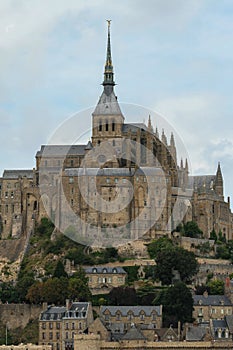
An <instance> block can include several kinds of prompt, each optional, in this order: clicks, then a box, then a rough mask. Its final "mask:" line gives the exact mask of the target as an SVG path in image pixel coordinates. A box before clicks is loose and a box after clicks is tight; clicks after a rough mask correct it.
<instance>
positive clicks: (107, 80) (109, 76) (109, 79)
mask: <svg viewBox="0 0 233 350" xmlns="http://www.w3.org/2000/svg"><path fill="white" fill-rule="evenodd" d="M107 23H108V41H107V56H106V62H105V69H104V81H103V85H104V90H105V92H106V93H107V94H110V93H111V92H112V91H113V86H114V85H115V82H114V80H113V75H114V73H113V65H112V54H111V35H110V26H111V20H110V19H107Z"/></svg>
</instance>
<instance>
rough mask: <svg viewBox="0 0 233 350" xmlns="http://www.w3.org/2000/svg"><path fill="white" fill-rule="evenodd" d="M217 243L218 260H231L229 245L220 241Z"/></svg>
mask: <svg viewBox="0 0 233 350" xmlns="http://www.w3.org/2000/svg"><path fill="white" fill-rule="evenodd" d="M217 243H218V244H217V248H216V257H217V258H218V259H230V257H231V254H230V252H229V248H228V245H227V244H225V243H222V242H220V241H217Z"/></svg>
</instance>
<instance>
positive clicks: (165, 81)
mask: <svg viewBox="0 0 233 350" xmlns="http://www.w3.org/2000/svg"><path fill="white" fill-rule="evenodd" d="M106 19H111V20H112V22H111V43H112V58H113V65H114V72H115V81H116V83H117V85H116V88H115V90H116V94H117V95H118V101H119V102H120V103H122V104H123V106H124V104H130V105H140V106H144V107H145V108H147V109H148V110H152V111H156V112H157V113H159V114H161V115H162V116H164V118H165V119H166V120H167V121H168V123H169V124H170V125H171V126H172V127H173V128H174V129H175V130H176V132H177V134H178V135H179V137H181V138H182V140H183V143H184V145H185V147H186V150H187V152H188V155H189V159H190V162H191V167H192V173H193V174H214V173H215V172H216V169H217V165H218V162H219V161H220V162H221V167H222V172H223V176H224V180H225V195H226V196H231V198H232V201H233V181H232V170H233V139H232V135H233V118H232V110H233V108H232V107H233V99H232V91H233V45H232V43H233V1H232V0H221V1H218V0H145V1H141V0H118V1H112V0H108V1H106V0H98V1H95V0H91V1H89V0H85V1H84V0H83V1H81V0H69V1H65V0H54V1H53V0H40V1H38V0H32V1H28V0H2V1H1V2H0V32H1V34H0V52H1V54H0V123H1V138H0V144H1V150H2V151H1V162H0V164H1V165H0V171H1V173H2V172H3V170H4V169H18V168H32V167H35V154H36V151H37V150H39V149H40V145H42V144H46V143H47V142H48V140H50V139H51V135H53V134H54V131H55V130H56V129H57V128H59V126H60V128H61V125H63V124H62V123H64V122H65V121H66V120H67V119H69V117H70V116H72V115H74V113H78V116H79V119H78V123H77V135H80V130H81V129H82V130H89V129H90V123H91V111H92V110H93V109H94V106H95V104H96V103H97V101H98V98H99V96H100V94H101V92H102V86H101V83H102V80H103V69H104V63H105V57H106V39H107V25H106ZM86 109H88V110H90V113H89V116H88V115H87V114H88V113H84V114H85V118H84V117H83V114H82V113H80V111H83V110H86ZM123 110H124V107H123ZM125 118H126V120H127V115H125ZM140 118H141V116H140ZM147 118H148V115H145V119H147ZM127 121H131V120H127ZM134 121H135V122H140V121H142V120H141V119H140V120H139V115H135V120H134ZM153 124H154V127H155V126H156V120H153ZM168 138H169V135H168Z"/></svg>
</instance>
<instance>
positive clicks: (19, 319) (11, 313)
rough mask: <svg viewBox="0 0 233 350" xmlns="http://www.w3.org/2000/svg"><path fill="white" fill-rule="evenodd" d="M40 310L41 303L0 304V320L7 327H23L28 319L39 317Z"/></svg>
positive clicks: (41, 308) (41, 307)
mask: <svg viewBox="0 0 233 350" xmlns="http://www.w3.org/2000/svg"><path fill="white" fill-rule="evenodd" d="M42 310H43V306H42V305H29V304H0V321H1V322H2V323H3V324H7V328H8V329H14V328H17V327H22V328H24V327H25V326H26V325H27V323H28V322H29V321H30V320H35V319H37V318H39V315H40V313H41V311H42Z"/></svg>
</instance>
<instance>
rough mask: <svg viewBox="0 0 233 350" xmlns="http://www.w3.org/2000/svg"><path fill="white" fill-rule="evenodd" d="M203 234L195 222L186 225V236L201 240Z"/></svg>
mask: <svg viewBox="0 0 233 350" xmlns="http://www.w3.org/2000/svg"><path fill="white" fill-rule="evenodd" d="M202 235H203V232H202V231H201V229H200V228H199V227H198V225H197V223H196V222H195V221H188V222H186V223H185V224H184V236H186V237H191V238H201V237H202Z"/></svg>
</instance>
